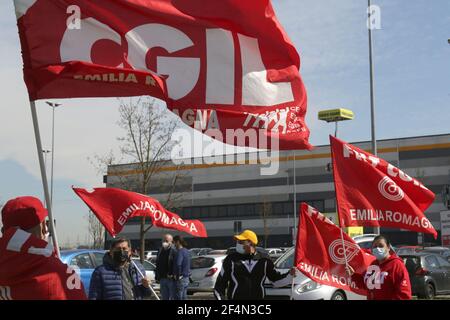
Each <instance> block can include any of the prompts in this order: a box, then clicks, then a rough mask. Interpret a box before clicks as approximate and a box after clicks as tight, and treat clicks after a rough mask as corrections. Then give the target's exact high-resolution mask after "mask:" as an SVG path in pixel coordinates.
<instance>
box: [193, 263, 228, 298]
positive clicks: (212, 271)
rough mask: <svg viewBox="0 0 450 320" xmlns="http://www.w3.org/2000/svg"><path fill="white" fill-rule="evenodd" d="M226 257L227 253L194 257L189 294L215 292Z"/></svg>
mask: <svg viewBox="0 0 450 320" xmlns="http://www.w3.org/2000/svg"><path fill="white" fill-rule="evenodd" d="M225 257H226V256H225V255H206V256H198V257H192V259H191V282H190V283H189V286H188V294H194V293H195V292H213V291H214V285H215V284H216V279H217V276H218V275H219V273H220V270H221V269H222V262H223V260H224V259H225Z"/></svg>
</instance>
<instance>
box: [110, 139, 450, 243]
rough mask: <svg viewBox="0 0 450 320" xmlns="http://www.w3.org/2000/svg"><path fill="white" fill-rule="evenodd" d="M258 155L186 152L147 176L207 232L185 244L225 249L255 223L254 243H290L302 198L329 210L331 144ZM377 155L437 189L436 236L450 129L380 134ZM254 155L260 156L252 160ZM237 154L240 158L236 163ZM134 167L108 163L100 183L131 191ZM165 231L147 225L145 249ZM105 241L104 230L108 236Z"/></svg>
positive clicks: (410, 236)
mask: <svg viewBox="0 0 450 320" xmlns="http://www.w3.org/2000/svg"><path fill="white" fill-rule="evenodd" d="M352 144H354V145H356V146H357V147H359V148H362V149H365V150H370V148H371V144H370V142H369V141H367V142H356V143H352ZM265 155H266V154H265V153H246V154H241V155H239V156H237V155H233V156H228V158H227V157H224V156H218V157H215V158H193V159H185V160H184V163H183V165H182V166H181V167H180V166H176V165H174V164H173V163H172V162H167V163H164V166H163V167H162V169H161V170H160V171H159V172H158V174H157V175H156V176H155V177H154V178H152V181H151V182H150V184H149V188H148V190H149V192H148V194H149V195H150V196H152V197H154V198H156V199H158V200H159V201H161V203H164V201H165V200H166V199H167V197H168V194H169V190H174V193H171V194H172V196H173V197H174V198H176V201H175V208H173V211H174V212H176V213H178V214H179V215H180V216H181V217H182V218H184V219H199V220H201V221H202V222H204V224H205V226H206V229H207V232H208V238H192V237H189V236H188V235H185V236H186V238H187V241H188V243H189V245H190V247H211V248H217V249H224V248H228V247H230V246H233V245H234V241H233V238H232V236H233V235H234V234H236V233H239V232H240V231H242V230H244V229H252V230H254V231H255V232H256V233H257V234H258V235H259V238H260V245H261V246H267V247H279V246H291V245H292V244H293V239H294V225H295V223H296V221H298V216H297V215H298V212H297V211H298V207H299V205H300V203H301V202H307V203H308V204H310V205H312V206H313V207H315V208H317V209H318V210H319V211H321V212H323V213H335V212H336V204H335V193H334V184H333V176H332V172H331V171H330V163H331V158H330V147H329V145H326V146H318V147H316V148H315V149H314V150H313V151H306V150H301V151H295V152H293V151H283V152H279V154H278V155H276V156H273V157H272V158H268V157H266V156H265ZM378 155H379V157H381V158H383V159H385V160H387V161H388V162H390V163H392V164H393V165H394V166H396V167H399V168H400V169H402V170H403V171H405V172H406V173H407V174H408V175H410V176H412V177H415V178H417V179H418V180H420V181H421V182H423V183H424V185H426V186H427V187H428V188H429V189H430V190H431V191H433V192H434V193H435V194H436V199H435V201H434V203H433V204H432V205H431V206H430V208H429V209H428V210H427V211H426V216H427V217H428V218H429V220H430V221H431V222H432V224H433V225H434V227H435V228H436V230H438V233H439V235H440V232H439V230H440V211H442V210H445V209H446V208H445V206H444V204H443V201H442V194H441V193H442V190H443V188H444V186H445V185H447V184H449V183H450V134H446V135H435V136H423V137H413V138H401V139H390V140H380V141H378ZM238 157H239V159H238ZM242 157H244V158H245V159H242ZM257 158H260V159H262V161H258V162H257V163H256V161H254V160H255V159H257ZM232 159H233V160H234V161H232ZM294 159H295V160H294ZM237 160H240V163H238V164H236V161H237ZM269 166H272V168H273V167H275V168H278V169H277V170H275V171H276V172H275V174H271V175H263V174H262V171H261V169H263V170H264V168H268V167H269ZM294 172H295V174H294ZM136 174H139V171H138V169H137V166H136V165H133V164H127V165H116V166H110V167H109V168H108V174H107V175H106V176H105V183H106V185H107V186H108V187H119V188H121V187H122V188H127V189H131V190H133V189H134V188H135V187H136V183H134V181H135V180H136V177H137V176H136ZM294 175H295V179H294ZM174 177H177V179H176V181H177V183H176V185H175V187H174V189H172V188H171V183H172V182H173V181H174ZM294 180H295V188H294ZM294 189H295V195H296V196H295V198H296V203H295V204H294ZM296 218H297V219H296ZM139 221H140V220H139V219H131V220H129V221H128V223H127V224H126V226H125V227H124V229H123V231H122V233H121V235H123V236H126V237H128V238H130V239H131V240H132V242H133V244H134V246H139V245H138V243H139V240H138V239H139V223H140V222H139ZM371 231H372V230H371V228H364V232H365V233H370V232H371ZM166 232H171V231H169V230H163V229H158V228H152V229H150V231H149V232H148V233H147V235H146V249H148V250H150V249H155V248H157V247H158V246H159V245H160V241H161V240H160V239H161V236H162V234H164V233H166ZM381 232H382V233H383V234H386V235H388V236H389V237H390V238H391V240H392V242H393V244H394V245H399V244H411V245H414V244H418V243H423V242H426V243H435V244H440V237H439V238H438V239H437V240H434V239H433V238H432V237H430V236H428V235H421V234H417V233H415V232H408V231H404V230H398V229H388V228H382V229H381ZM172 233H176V232H172ZM108 240H110V237H108V236H107V241H108Z"/></svg>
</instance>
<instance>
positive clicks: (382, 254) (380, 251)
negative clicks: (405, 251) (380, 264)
mask: <svg viewBox="0 0 450 320" xmlns="http://www.w3.org/2000/svg"><path fill="white" fill-rule="evenodd" d="M372 254H373V255H374V256H375V258H377V260H378V261H381V260H384V258H386V256H387V254H388V252H387V250H386V249H385V248H378V247H376V248H372Z"/></svg>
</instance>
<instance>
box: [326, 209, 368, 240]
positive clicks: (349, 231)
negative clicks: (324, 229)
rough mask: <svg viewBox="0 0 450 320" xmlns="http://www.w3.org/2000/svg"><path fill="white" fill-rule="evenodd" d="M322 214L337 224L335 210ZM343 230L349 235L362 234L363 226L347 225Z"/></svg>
mask: <svg viewBox="0 0 450 320" xmlns="http://www.w3.org/2000/svg"><path fill="white" fill-rule="evenodd" d="M323 215H324V216H325V217H327V218H328V219H330V220H331V222H333V223H334V224H335V225H337V226H339V218H338V214H337V212H327V213H324V214H323ZM344 230H345V232H346V233H347V234H348V235H349V236H350V237H354V236H359V235H362V234H364V227H347V228H344Z"/></svg>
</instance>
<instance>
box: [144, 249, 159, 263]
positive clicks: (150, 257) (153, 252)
mask: <svg viewBox="0 0 450 320" xmlns="http://www.w3.org/2000/svg"><path fill="white" fill-rule="evenodd" d="M157 255H158V250H150V251H146V252H145V259H146V260H149V261H152V260H155V259H156V256H157Z"/></svg>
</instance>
